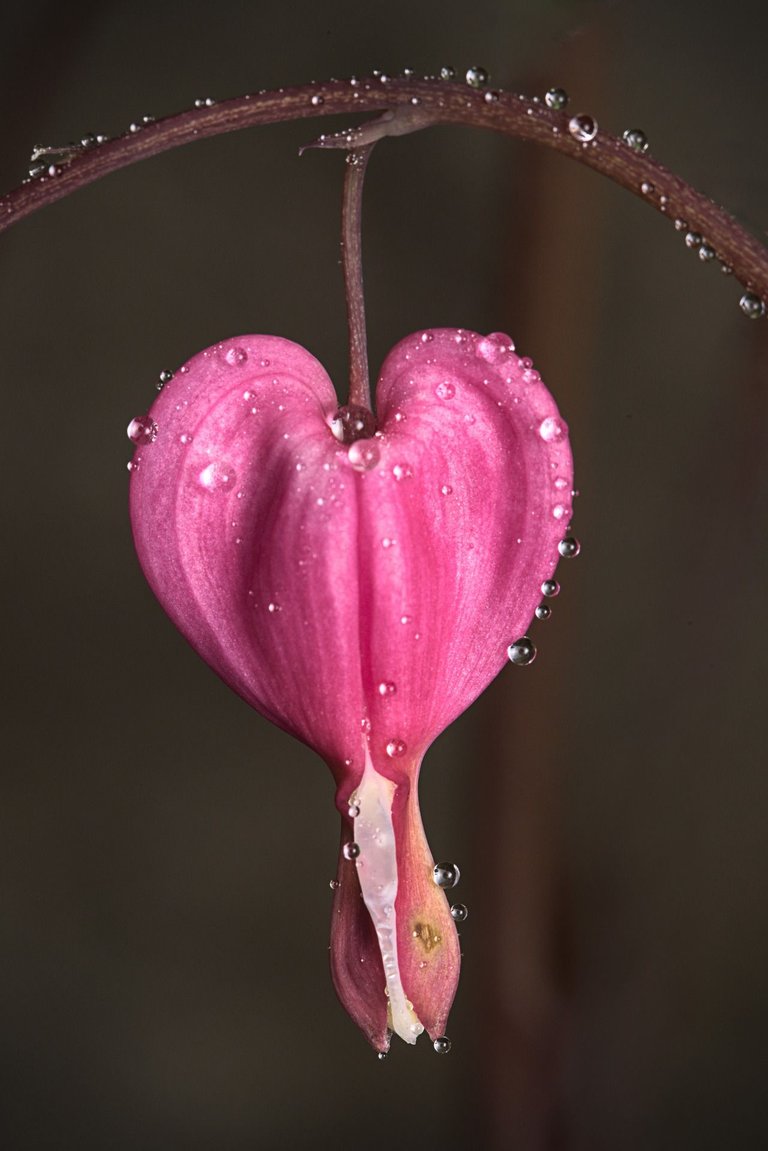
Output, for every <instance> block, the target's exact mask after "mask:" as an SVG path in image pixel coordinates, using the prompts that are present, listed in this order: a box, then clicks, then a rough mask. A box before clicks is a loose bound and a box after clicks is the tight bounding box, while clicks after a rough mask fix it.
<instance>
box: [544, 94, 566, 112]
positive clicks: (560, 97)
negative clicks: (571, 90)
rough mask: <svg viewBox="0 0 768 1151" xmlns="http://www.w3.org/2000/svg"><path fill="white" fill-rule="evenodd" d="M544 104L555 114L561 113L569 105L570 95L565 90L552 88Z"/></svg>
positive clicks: (546, 95)
mask: <svg viewBox="0 0 768 1151" xmlns="http://www.w3.org/2000/svg"><path fill="white" fill-rule="evenodd" d="M544 103H545V104H546V105H547V107H548V108H551V109H552V111H553V112H561V111H562V110H563V108H564V107H565V105H566V104H567V103H568V93H567V92H566V90H565V89H564V88H550V89H549V91H548V92H547V93H546V94H545V96H544Z"/></svg>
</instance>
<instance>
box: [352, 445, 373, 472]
mask: <svg viewBox="0 0 768 1151" xmlns="http://www.w3.org/2000/svg"><path fill="white" fill-rule="evenodd" d="M347 457H348V459H349V462H350V464H351V465H352V467H353V468H354V469H355V471H356V472H370V471H371V470H372V469H373V468H375V467H376V465H377V463H378V462H379V448H378V445H377V444H375V443H374V442H373V440H355V442H354V443H353V444H350V445H349V451H348V452H347Z"/></svg>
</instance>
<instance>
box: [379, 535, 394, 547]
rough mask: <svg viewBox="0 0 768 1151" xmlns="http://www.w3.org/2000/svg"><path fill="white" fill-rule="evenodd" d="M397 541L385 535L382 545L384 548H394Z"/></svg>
mask: <svg viewBox="0 0 768 1151" xmlns="http://www.w3.org/2000/svg"><path fill="white" fill-rule="evenodd" d="M396 543H397V540H393V539H392V538H391V537H390V536H384V539H383V540H382V541H381V546H382V547H383V548H393V547H394V546H395V544H396Z"/></svg>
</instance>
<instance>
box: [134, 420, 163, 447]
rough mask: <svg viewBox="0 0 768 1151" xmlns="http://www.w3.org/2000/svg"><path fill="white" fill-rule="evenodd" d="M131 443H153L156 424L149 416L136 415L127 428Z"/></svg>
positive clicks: (155, 436) (155, 434) (155, 437)
mask: <svg viewBox="0 0 768 1151" xmlns="http://www.w3.org/2000/svg"><path fill="white" fill-rule="evenodd" d="M127 433H128V439H129V440H130V441H131V443H132V444H153V443H154V442H155V440H156V439H157V424H156V423H155V421H154V420H153V419H152V417H151V416H136V418H135V419H133V420H131V422H130V423H129V425H128V428H127Z"/></svg>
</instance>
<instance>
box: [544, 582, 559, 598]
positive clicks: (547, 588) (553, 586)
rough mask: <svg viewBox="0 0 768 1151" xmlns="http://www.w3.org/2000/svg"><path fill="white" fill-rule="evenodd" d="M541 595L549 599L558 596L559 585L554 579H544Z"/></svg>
mask: <svg viewBox="0 0 768 1151" xmlns="http://www.w3.org/2000/svg"><path fill="white" fill-rule="evenodd" d="M541 594H542V595H545V596H547V597H548V598H551V597H552V596H556V595H560V584H559V583H558V582H557V580H556V579H545V580H544V583H543V584H542V585H541Z"/></svg>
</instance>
